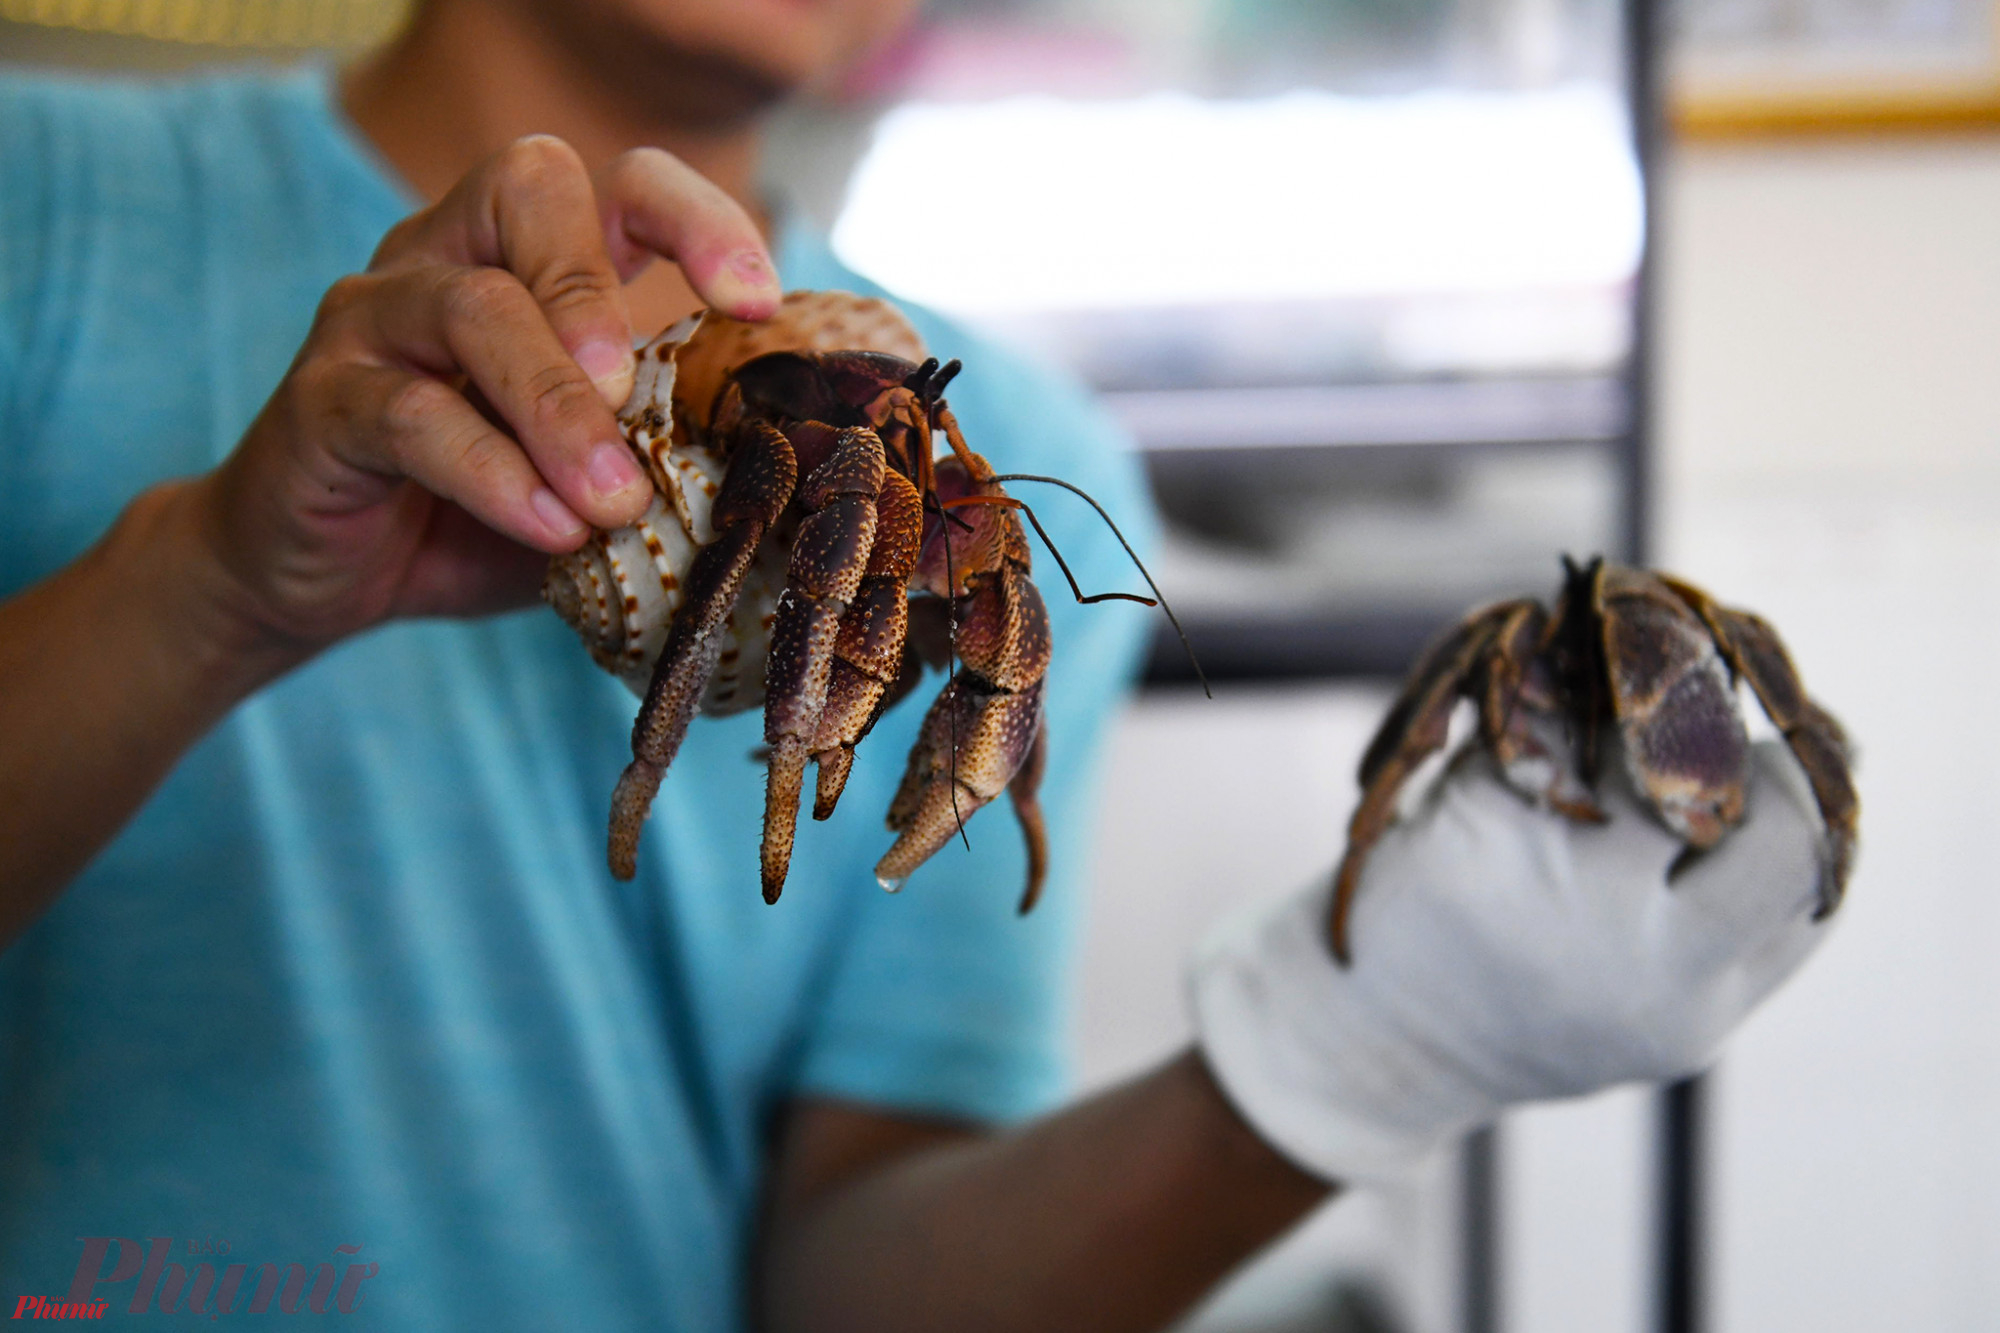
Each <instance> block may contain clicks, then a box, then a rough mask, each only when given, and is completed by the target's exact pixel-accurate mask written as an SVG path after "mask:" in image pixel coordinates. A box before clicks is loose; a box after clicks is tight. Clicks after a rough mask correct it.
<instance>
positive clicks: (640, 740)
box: [608, 421, 799, 879]
mask: <svg viewBox="0 0 2000 1333" xmlns="http://www.w3.org/2000/svg"><path fill="white" fill-rule="evenodd" d="M798 470H799V467H798V459H797V458H796V457H795V456H794V455H793V453H792V446H791V444H790V442H789V441H787V440H786V439H785V437H784V435H783V434H781V433H780V432H779V431H778V430H777V428H776V427H774V426H771V425H769V424H768V423H765V422H761V421H759V422H753V423H751V424H750V425H748V426H746V427H745V428H744V430H743V433H742V434H741V435H740V436H739V437H738V438H737V441H736V449H735V452H734V454H733V455H732V456H731V457H730V460H729V471H728V473H727V474H726V475H725V476H724V477H723V481H722V490H721V492H720V493H719V494H718V495H717V496H716V497H715V504H714V505H713V507H712V508H711V509H710V510H709V522H710V523H711V524H712V525H713V526H714V528H715V540H714V541H712V542H710V543H709V544H708V545H706V546H704V547H702V548H701V550H700V551H699V552H697V553H696V555H695V558H694V563H693V564H692V565H691V566H689V569H688V576H687V583H686V589H687V600H686V601H685V602H684V603H683V604H682V606H681V610H680V613H679V614H678V615H677V616H675V617H674V622H673V627H672V629H670V630H669V631H668V634H667V642H666V646H665V647H664V648H662V649H661V651H660V660H659V663H658V665H656V666H655V667H654V668H653V679H652V682H651V684H649V685H648V686H647V687H646V699H645V702H644V703H643V704H641V705H640V706H639V716H638V718H637V719H636V720H635V721H634V722H633V724H632V762H631V763H630V764H629V765H627V766H626V769H625V772H624V773H623V774H622V775H620V777H619V779H618V786H617V787H616V788H615V789H614V790H613V791H612V793H611V837H610V848H609V851H608V859H609V861H610V863H611V873H612V874H613V875H616V876H617V877H618V878H619V879H631V878H632V876H633V875H634V874H635V873H636V872H637V869H638V854H639V830H640V827H641V826H642V825H643V824H644V823H645V822H646V812H647V811H648V810H650V809H651V808H652V805H653V797H654V796H655V795H656V794H657V793H658V792H659V790H660V782H661V780H662V779H663V778H665V777H666V773H667V767H668V765H670V764H672V763H673V762H674V755H675V754H677V753H678V752H679V751H680V748H681V741H682V740H684V739H685V738H686V736H687V729H688V722H689V721H690V720H691V719H692V718H693V717H694V710H695V706H696V705H697V704H699V703H700V702H701V694H702V691H703V690H704V689H706V688H707V687H708V678H709V677H710V676H712V675H714V674H715V665H716V662H717V660H718V659H719V658H720V657H721V655H722V633H721V631H722V628H723V626H724V625H725V624H727V623H728V620H729V613H730V611H731V610H733V609H734V608H735V606H736V598H737V596H738V594H739V593H740V592H741V591H742V587H743V575H744V572H745V571H747V570H748V569H749V568H750V562H751V560H752V559H753V558H754V557H755V556H756V554H757V545H758V543H760V542H761V541H763V540H764V534H765V532H767V531H768V530H769V529H770V526H771V525H772V524H773V523H775V522H777V521H778V516H779V515H780V514H782V513H784V511H785V506H786V505H787V504H789V503H790V502H791V498H792V490H793V487H794V486H795V485H796V483H797V480H798Z"/></svg>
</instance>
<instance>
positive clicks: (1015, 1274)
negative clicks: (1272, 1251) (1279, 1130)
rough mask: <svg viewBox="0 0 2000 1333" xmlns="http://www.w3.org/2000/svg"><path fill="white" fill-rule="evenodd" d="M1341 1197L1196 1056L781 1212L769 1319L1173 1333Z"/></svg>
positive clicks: (883, 1331) (775, 1230)
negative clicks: (1315, 1211) (1303, 1167)
mask: <svg viewBox="0 0 2000 1333" xmlns="http://www.w3.org/2000/svg"><path fill="white" fill-rule="evenodd" d="M1327 1195H1328V1187H1327V1186H1326V1185H1325V1184H1324V1183H1322V1182H1320V1181H1318V1180H1315V1179H1313V1178H1312V1177H1310V1176H1307V1175H1305V1174H1304V1173H1302V1172H1300V1171H1299V1170H1298V1169H1297V1168H1295V1167H1293V1166H1292V1165H1291V1164H1290V1163H1288V1162H1286V1161H1285V1160H1284V1159H1283V1158H1281V1157H1280V1156H1278V1154H1277V1153H1275V1152H1273V1151H1272V1150H1271V1149H1270V1148H1269V1147H1267V1146H1265V1144H1264V1143H1263V1142H1262V1141H1261V1140H1260V1139H1258V1138H1257V1137H1256V1136H1255V1135H1254V1134H1253V1133H1252V1132H1251V1130H1250V1129H1249V1128H1248V1127H1247V1126H1245V1125H1244V1124H1243V1122H1242V1121H1241V1120H1240V1119H1238V1118H1237V1116H1236V1114H1235V1112H1234V1111H1232V1110H1231V1109H1230V1108H1229V1106H1228V1104H1227V1103H1226V1102H1225V1101H1224V1100H1223V1098H1222V1094H1221V1093H1220V1092H1219V1091H1218V1090H1217V1088H1216V1087H1215V1084H1214V1082H1213V1081H1212V1079H1211V1078H1210V1077H1209V1075H1208V1072H1207V1070H1206V1069H1205V1068H1204V1067H1203V1066H1202V1064H1201V1062H1200V1059H1199V1058H1198V1057H1197V1056H1195V1055H1194V1054H1192V1053H1190V1054H1187V1055H1184V1056H1182V1057H1180V1058H1179V1059H1177V1060H1175V1061H1173V1062H1172V1063H1170V1064H1168V1065H1166V1066H1164V1067H1163V1068H1161V1069H1159V1070H1157V1071H1155V1072H1154V1073H1152V1074H1149V1075H1147V1076H1145V1077H1143V1078H1140V1079H1138V1080H1136V1081H1135V1082H1132V1083H1129V1084H1126V1085H1124V1086H1122V1087H1119V1088H1116V1089H1113V1090H1112V1091H1110V1092H1107V1093H1104V1094H1102V1095H1101V1096H1098V1097H1095V1098H1092V1099H1091V1100H1089V1101H1086V1102H1083V1103H1081V1104H1079V1105H1077V1106H1075V1107H1072V1108H1070V1109H1069V1110H1067V1111H1064V1112H1062V1113H1061V1114H1058V1115H1055V1116H1052V1117H1050V1118H1048V1119H1046V1120H1043V1121H1039V1122H1037V1123H1036V1124H1034V1125H1032V1126H1030V1127H1028V1128H1026V1129H1024V1130H1022V1131H1020V1132H1018V1133H1014V1134H1009V1135H1006V1136H1004V1137H998V1138H992V1139H978V1140H970V1141H961V1142H956V1143H952V1144H948V1145H945V1146H941V1147H936V1148H931V1149H929V1150H926V1151H921V1152H915V1153H911V1154H909V1155H908V1156H905V1157H900V1158H898V1159H896V1160H895V1161H893V1162H892V1163H890V1164H889V1165H887V1166H885V1167H884V1168H882V1169H881V1170H879V1171H877V1172H874V1173H872V1174H867V1175H863V1176H862V1177H861V1178H860V1179H858V1180H856V1181H855V1182H854V1183H852V1184H846V1185H843V1186H840V1187H838V1188H836V1189H834V1190H832V1191H830V1192H829V1193H828V1194H826V1195H825V1196H823V1197H820V1198H817V1199H813V1200H810V1201H808V1202H807V1203H805V1204H804V1205H801V1206H798V1207H796V1208H790V1209H780V1210H779V1217H778V1220H777V1221H776V1223H775V1224H774V1225H773V1227H772V1229H771V1235H770V1237H769V1239H768V1243H767V1244H766V1246H765V1249H764V1263H763V1267H762V1273H761V1279H762V1280H761V1290H760V1295H761V1297H762V1304H763V1310H764V1324H765V1327H766V1328H767V1329H769V1330H772V1333H784V1331H788V1330H793V1329H812V1330H816V1331H819V1330H841V1329H857V1330H862V1329H865V1330H869V1333H888V1331H890V1330H902V1329H947V1328H948V1329H953V1330H1005V1329H1034V1330H1040V1329H1047V1328H1090V1329H1096V1330H1104V1331H1105V1333H1116V1330H1121V1329H1135V1330H1136V1329H1153V1328H1158V1327H1160V1326H1162V1325H1163V1324H1165V1323H1167V1322H1168V1321H1169V1320H1171V1319H1172V1318H1173V1317H1174V1316H1175V1315H1177V1314H1179V1313H1180V1312H1182V1311H1183V1310H1185V1309H1187V1308H1188V1307H1189V1306H1190V1305H1192V1304H1193V1303H1194V1302H1195V1301H1196V1300H1198V1299H1200V1297H1201V1296H1202V1295H1203V1294H1204V1293H1205V1292H1207V1291H1208V1290H1209V1289H1210V1288H1211V1287H1212V1286H1214V1284H1215V1283H1216V1282H1217V1281H1219V1280H1220V1279H1221V1278H1222V1277H1223V1276H1224V1275H1225V1274H1227V1273H1228V1272H1229V1271H1230V1270H1231V1269H1232V1268H1234V1267H1236V1266H1237V1265H1238V1264H1239V1263H1241V1262H1242V1261H1243V1260H1244V1259H1246V1258H1248V1257H1249V1256H1250V1255H1251V1254H1253V1253H1255V1252H1256V1251H1257V1250H1258V1249H1259V1248H1261V1247H1262V1246H1263V1245H1265V1244H1266V1243H1268V1242H1269V1241H1270V1240H1271V1239H1273V1238H1274V1237H1276V1236H1277V1235H1278V1234H1279V1233H1281V1232H1283V1231H1284V1230H1285V1229H1286V1228H1288V1227H1290V1226H1291V1225H1292V1224H1293V1223H1295V1222H1297V1221H1298V1220H1299V1219H1300V1218H1301V1217H1303V1216H1304V1215H1305V1214H1306V1213H1307V1212H1308V1211H1309V1210H1310V1209H1312V1207H1313V1206H1314V1205H1316V1204H1318V1203H1319V1202H1321V1201H1322V1200H1324V1199H1325V1198H1326V1197H1327Z"/></svg>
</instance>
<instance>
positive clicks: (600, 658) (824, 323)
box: [542, 292, 927, 715]
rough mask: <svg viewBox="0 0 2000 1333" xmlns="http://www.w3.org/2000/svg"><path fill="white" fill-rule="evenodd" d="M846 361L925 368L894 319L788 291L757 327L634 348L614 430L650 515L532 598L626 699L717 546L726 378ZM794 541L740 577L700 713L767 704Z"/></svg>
mask: <svg viewBox="0 0 2000 1333" xmlns="http://www.w3.org/2000/svg"><path fill="white" fill-rule="evenodd" d="M844 350H861V351H873V352H887V353H890V354H891V355H894V356H900V357H902V358H904V359H905V360H908V361H922V360H923V359H924V358H925V356H926V355H927V353H926V352H925V350H924V343H923V339H922V338H921V337H920V336H919V335H918V334H917V331H916V330H915V329H914V328H912V327H911V326H910V323H909V321H908V320H907V319H905V318H904V317H903V315H902V313H901V312H900V311H898V310H897V309H896V308H895V307H894V306H892V305H890V304H889V303H888V302H887V301H880V300H876V299H874V298H872V297H865V296H855V295H853V294H852V293H850V292H788V293H786V295H785V298H784V300H783V302H782V303H781V304H780V305H779V307H778V312H777V314H775V315H773V316H772V317H771V318H770V319H769V320H765V321H762V322H759V323H750V322H746V321H744V320H738V319H731V318H729V317H728V316H726V315H718V314H716V313H715V312H713V311H703V312H700V313H698V314H695V315H690V316H689V317H688V318H686V319H684V320H682V321H681V322H680V323H678V324H676V325H674V326H673V327H672V328H670V329H668V330H667V331H666V332H664V333H662V334H660V336H659V337H657V338H655V339H653V340H652V341H651V342H649V343H647V344H646V345H645V346H644V347H642V348H640V349H639V351H638V353H637V361H638V368H637V374H636V376H635V377H634V380H633V385H632V396H631V397H630V398H628V399H627V400H626V402H625V406H624V407H623V408H622V409H621V410H620V411H619V413H618V421H619V424H620V425H621V426H623V427H624V430H625V441H626V443H627V444H629V445H630V446H631V447H632V451H633V453H634V454H636V455H637V456H638V458H639V460H640V462H641V463H642V464H643V465H644V466H645V469H646V473H647V475H648V476H649V477H651V478H652V482H653V491H654V495H653V502H652V503H651V504H650V505H648V506H647V508H646V512H645V513H644V514H642V515H640V517H639V519H638V521H637V522H635V523H633V524H632V525H631V526H629V527H624V528H619V529H617V530H616V531H614V532H601V531H600V532H596V533H593V534H592V535H591V537H590V540H589V541H587V542H585V543H584V544H583V546H582V547H580V548H578V549H577V550H575V551H572V552H570V553H569V554H567V555H559V556H556V557H554V558H552V559H551V560H550V561H549V570H548V575H547V577H546V578H545V579H544V581H543V584H542V599H543V600H544V601H546V602H548V603H549V605H551V606H553V607H554V608H555V611H556V614H557V615H559V616H561V617H562V618H563V620H564V621H565V622H566V623H567V624H568V625H569V626H570V627H571V628H572V629H574V630H575V631H576V632H577V635H578V637H580V638H581V639H582V640H583V644H584V647H585V648H587V649H589V650H590V655H591V657H592V658H593V659H594V660H595V661H596V662H597V664H598V665H599V666H601V667H603V668H604V669H605V670H606V671H609V672H611V673H612V674H614V675H616V676H617V677H618V678H619V679H620V680H622V681H624V682H625V684H626V685H628V686H629V687H631V690H632V692H633V693H634V694H639V695H643V694H644V693H645V692H646V686H647V684H648V683H649V682H650V681H651V680H652V676H653V664H654V663H655V662H656V661H658V660H659V656H660V650H661V649H662V648H664V647H665V646H666V641H667V630H668V627H669V626H670V625H671V624H672V623H673V618H674V615H675V613H676V612H678V611H679V610H680V608H681V603H682V602H683V601H684V600H685V595H684V594H683V592H682V591H681V585H682V583H683V581H684V580H685V579H686V577H687V572H688V569H689V567H690V566H691V565H692V564H693V563H694V556H695V552H696V551H697V550H699V549H700V548H701V547H703V546H706V545H707V544H708V543H709V542H711V541H714V540H715V530H714V528H713V527H712V526H711V525H710V523H709V506H710V505H711V504H713V503H714V500H715V496H716V493H717V492H718V491H719V490H720V489H721V488H722V478H723V474H724V472H725V470H726V469H727V467H728V446H729V442H728V441H727V440H716V439H712V438H711V437H710V432H709V429H708V427H709V423H710V422H711V421H712V420H713V419H714V410H715V405H716V402H717V399H718V398H719V397H720V395H721V394H722V393H723V391H724V390H725V389H726V388H727V387H728V384H729V377H730V375H731V373H732V372H734V371H735V369H736V367H738V366H740V365H742V364H743V363H744V362H746V361H750V360H753V359H755V358H757V357H760V356H763V355H765V354H767V353H770V352H782V351H798V352H835V351H844ZM793 532H794V529H793V526H792V525H791V524H789V523H780V524H779V525H778V526H777V527H776V528H775V529H774V530H773V531H772V533H771V534H770V536H769V537H768V538H767V539H766V540H765V543H764V545H763V547H762V548H761V549H760V550H759V551H758V553H757V558H756V561H755V563H754V564H752V566H751V568H750V571H749V573H748V574H747V575H746V576H745V578H744V581H743V593H742V596H741V597H740V598H739V599H738V601H737V603H736V609H735V611H734V612H733V613H732V614H731V616H730V618H729V625H728V628H727V629H726V631H725V632H724V640H723V645H722V656H721V660H720V662H719V663H718V664H717V667H716V671H715V675H714V676H713V677H712V678H711V679H710V681H709V685H708V690H707V693H705V694H704V695H703V696H702V702H701V711H702V712H704V713H710V714H717V715H721V714H727V713H737V712H742V711H743V710H745V709H748V708H755V707H757V706H758V705H759V704H761V703H763V701H764V659H765V656H766V654H767V652H768V650H769V646H770V638H771V621H772V619H773V617H775V615H776V614H777V608H778V596H779V594H780V593H782V592H783V591H784V586H785V569H786V565H787V563H788V561H789V552H790V547H791V539H792V536H793Z"/></svg>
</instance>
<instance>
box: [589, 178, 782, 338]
mask: <svg viewBox="0 0 2000 1333" xmlns="http://www.w3.org/2000/svg"><path fill="white" fill-rule="evenodd" d="M597 193H598V200H599V206H600V207H601V209H602V210H603V225H604V236H605V240H606V242H607V243H608V244H609V246H610V249H611V257H612V260H613V262H615V263H616V264H617V266H618V270H619V272H620V273H621V274H623V275H624V276H625V277H628V278H629V277H632V276H634V275H635V274H637V273H638V271H639V270H640V269H642V268H644V267H645V266H646V264H647V263H648V262H649V261H650V260H651V259H652V257H653V256H654V255H658V256H660V257H661V258H664V259H671V260H672V261H673V262H674V263H676V264H678V265H680V269H681V272H682V273H683V274H685V275H686V276H687V280H688V285H689V286H691V287H693V288H694V290H695V294H696V295H698V296H700V297H701V299H702V300H704V301H706V302H708V304H709V305H711V306H713V307H714V308H715V309H717V310H720V311H721V312H722V313H723V314H725V315H734V316H735V317H736V318H738V319H769V318H770V317H771V316H772V315H773V314H775V313H777V309H778V302H779V300H780V298H781V297H782V296H783V292H782V291H781V290H780V288H779V285H778V271H777V269H776V267H775V266H773V264H772V263H771V255H770V251H769V250H767V249H766V248H765V246H764V237H763V233H761V232H760V231H758V229H757V223H756V221H755V220H754V219H752V218H751V216H750V214H749V213H748V212H746V211H745V210H744V208H743V206H742V205H741V204H739V203H737V202H736V201H735V200H734V199H732V198H730V197H729V195H728V194H727V193H726V192H725V191H724V190H723V189H722V188H721V187H720V186H718V185H716V184H715V183H714V182H713V181H711V180H709V179H708V178H707V177H705V176H703V175H702V174H701V173H700V172H698V171H696V170H695V169H694V168H693V167H690V166H689V165H688V164H687V163H685V162H683V161H681V160H680V159H679V158H677V157H675V156H674V155H673V154H672V153H669V152H666V151H664V150H662V149H658V148H636V149H633V150H632V151H631V152H629V153H621V154H620V155H619V156H618V157H616V158H615V159H613V160H612V162H611V165H610V166H608V167H606V168H605V169H604V172H603V173H602V175H601V176H600V177H599V179H598V190H597Z"/></svg>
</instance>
